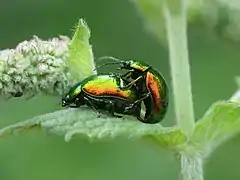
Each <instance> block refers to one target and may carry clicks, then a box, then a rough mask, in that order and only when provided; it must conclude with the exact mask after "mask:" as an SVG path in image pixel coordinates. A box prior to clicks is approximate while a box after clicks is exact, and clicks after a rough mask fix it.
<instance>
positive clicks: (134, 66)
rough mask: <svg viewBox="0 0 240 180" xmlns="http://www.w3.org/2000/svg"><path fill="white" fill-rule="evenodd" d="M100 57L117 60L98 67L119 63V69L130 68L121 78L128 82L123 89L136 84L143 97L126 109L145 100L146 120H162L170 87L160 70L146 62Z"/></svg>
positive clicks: (156, 121) (155, 121) (147, 121)
mask: <svg viewBox="0 0 240 180" xmlns="http://www.w3.org/2000/svg"><path fill="white" fill-rule="evenodd" d="M99 59H111V60H114V61H115V62H109V63H105V64H102V65H100V66H98V67H101V66H105V65H109V64H118V65H119V68H118V69H127V70H129V71H128V72H127V73H125V74H122V75H121V78H122V79H123V80H124V81H125V82H126V83H127V85H126V86H124V87H122V88H121V89H128V88H131V87H132V86H133V85H134V86H136V87H137V88H138V94H139V95H141V96H142V97H141V98H139V100H137V101H135V102H134V103H133V104H131V105H130V106H128V107H126V111H127V110H129V109H131V108H132V107H134V106H135V105H138V104H139V103H141V102H140V101H143V102H144V105H145V107H146V112H145V117H144V122H145V123H158V122H160V121H162V119H163V118H164V117H165V115H166V112H167V108H168V102H169V97H168V94H169V89H168V85H167V83H166V81H165V79H164V77H163V76H162V75H161V73H160V72H158V71H157V70H156V69H154V68H152V67H151V66H150V65H148V64H146V63H144V62H139V61H133V60H129V61H123V60H119V59H116V58H114V57H101V58H99Z"/></svg>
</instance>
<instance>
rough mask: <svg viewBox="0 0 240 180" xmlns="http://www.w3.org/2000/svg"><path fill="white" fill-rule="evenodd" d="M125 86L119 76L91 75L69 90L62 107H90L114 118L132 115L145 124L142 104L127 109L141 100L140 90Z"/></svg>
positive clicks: (63, 99)
mask: <svg viewBox="0 0 240 180" xmlns="http://www.w3.org/2000/svg"><path fill="white" fill-rule="evenodd" d="M125 85H126V83H125V81H123V80H122V79H121V78H120V75H118V74H111V75H91V76H89V77H87V78H85V79H84V80H83V81H81V82H79V83H77V84H76V85H75V86H73V87H72V88H71V89H70V90H69V92H68V93H67V94H66V95H65V96H64V97H63V98H62V106H63V107H73V108H78V107H80V106H82V105H88V106H90V107H91V108H93V109H94V110H96V111H98V110H100V109H101V110H107V111H109V112H110V113H111V114H112V115H113V116H114V117H121V116H119V115H116V114H115V113H118V114H122V115H132V116H135V117H137V119H138V120H140V121H142V122H144V120H143V119H142V118H141V117H140V116H141V104H137V105H136V106H134V107H132V108H127V107H130V106H131V104H133V103H134V102H136V101H137V100H138V99H139V98H138V97H139V96H137V91H138V90H137V89H136V87H135V86H132V87H130V88H128V89H122V87H124V86H125Z"/></svg>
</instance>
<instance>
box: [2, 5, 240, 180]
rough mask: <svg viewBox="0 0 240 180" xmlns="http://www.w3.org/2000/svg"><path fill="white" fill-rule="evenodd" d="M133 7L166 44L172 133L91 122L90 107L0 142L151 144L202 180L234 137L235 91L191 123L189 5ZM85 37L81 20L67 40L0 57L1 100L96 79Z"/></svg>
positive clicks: (35, 43)
mask: <svg viewBox="0 0 240 180" xmlns="http://www.w3.org/2000/svg"><path fill="white" fill-rule="evenodd" d="M195 2H197V1H195ZM133 3H134V4H135V5H136V7H137V8H138V10H139V12H140V14H141V15H142V17H143V18H144V22H145V23H146V27H148V28H149V30H150V32H152V33H153V35H155V36H156V37H157V38H158V39H159V40H160V41H162V40H163V39H165V40H167V42H168V47H169V59H170V60H169V62H170V67H171V76H172V88H171V89H172V90H173V96H174V97H173V98H174V107H175V113H176V126H173V127H163V126H162V125H161V124H144V123H141V122H139V121H136V120H132V119H130V118H125V119H126V120H124V121H123V120H122V119H118V118H113V117H110V116H109V115H107V114H104V113H102V114H101V116H100V117H98V116H97V115H96V113H95V112H94V111H93V110H91V109H90V108H87V107H81V108H78V109H65V110H59V111H55V112H52V113H49V114H44V115H40V116H36V117H33V118H32V119H29V120H26V121H23V122H20V123H17V124H14V125H10V126H7V127H4V128H2V129H0V138H3V137H6V136H8V135H14V134H16V133H19V132H22V131H26V130H31V129H43V130H45V131H47V132H49V133H53V134H57V135H60V136H63V137H64V139H65V140H66V141H70V140H71V139H72V138H73V137H77V136H85V137H87V138H88V139H89V140H98V141H99V140H102V139H108V140H113V139H114V138H115V137H117V136H124V137H126V138H150V139H152V140H153V142H154V143H156V144H157V145H158V146H159V147H161V148H165V149H167V150H169V151H171V152H173V153H174V154H176V155H177V156H176V157H177V160H178V161H179V163H180V168H181V169H180V174H181V177H182V179H183V180H203V179H204V172H203V166H204V160H205V159H206V158H207V157H209V155H210V154H211V152H213V151H214V150H215V149H216V148H217V147H218V146H219V145H221V144H222V143H224V142H225V141H227V140H229V139H230V138H232V137H233V136H235V135H237V134H238V133H239V132H240V106H239V102H240V92H239V91H237V92H236V93H235V94H234V95H233V96H232V97H231V98H230V99H229V100H226V101H219V102H215V103H213V104H212V105H211V106H210V107H209V109H208V110H207V112H206V113H205V114H204V115H203V117H202V118H201V119H199V120H197V121H196V119H195V117H194V111H193V100H192V93H191V78H190V77H191V76H190V66H189V59H188V47H187V20H188V16H187V15H188V13H189V4H188V3H187V1H185V0H178V1H172V0H168V1H167V0H164V1H158V0H138V1H136V0H133ZM191 5H192V4H191ZM163 27H165V29H164V28H163ZM89 38H90V30H89V28H88V26H87V24H86V22H85V21H83V20H82V19H80V20H79V22H78V24H77V26H76V30H75V34H74V36H73V38H72V40H69V39H68V38H67V37H60V38H54V39H51V40H48V41H43V40H40V39H39V38H37V37H34V38H33V40H30V41H24V42H23V43H20V44H19V45H18V46H17V48H16V49H12V50H2V51H0V61H1V62H0V73H1V77H0V92H1V94H2V95H3V96H5V95H8V97H11V96H12V94H13V93H17V92H15V90H18V91H21V92H22V93H23V95H25V96H26V95H29V94H30V92H29V91H31V92H32V95H35V94H37V93H47V94H51V95H60V94H62V93H63V92H64V91H65V90H66V89H67V88H68V87H69V86H71V85H73V84H74V83H75V82H76V81H80V80H81V79H83V78H85V77H86V76H88V75H91V74H94V73H96V71H95V64H94V58H93V52H92V47H91V45H90V44H89Z"/></svg>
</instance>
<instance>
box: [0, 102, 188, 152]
mask: <svg viewBox="0 0 240 180" xmlns="http://www.w3.org/2000/svg"><path fill="white" fill-rule="evenodd" d="M34 127H37V128H42V129H44V130H46V131H47V132H49V133H52V134H57V135H62V136H64V137H65V140H66V141H70V140H71V139H72V138H73V137H75V136H77V135H78V136H80V135H82V136H85V137H88V138H89V139H90V140H96V139H112V138H115V137H118V136H124V137H128V138H141V137H143V138H144V137H147V138H152V139H154V140H157V143H158V145H160V146H162V147H169V148H175V147H176V148H178V146H180V145H181V144H183V143H185V142H186V137H185V134H184V133H183V132H182V131H181V130H180V129H177V128H176V127H171V128H167V127H162V126H161V125H160V124H144V123H141V122H139V121H137V120H136V119H126V118H124V119H122V118H112V117H109V116H108V115H107V114H103V113H101V116H100V117H97V114H96V112H95V111H93V110H91V109H89V108H87V107H86V108H85V107H82V108H79V109H66V110H60V111H56V112H53V113H49V114H45V115H41V116H37V117H35V118H33V119H30V120H27V121H24V122H20V123H18V124H15V125H11V126H8V127H5V128H3V129H0V138H1V137H5V136H6V135H13V134H16V133H17V132H20V131H26V130H31V129H32V128H34Z"/></svg>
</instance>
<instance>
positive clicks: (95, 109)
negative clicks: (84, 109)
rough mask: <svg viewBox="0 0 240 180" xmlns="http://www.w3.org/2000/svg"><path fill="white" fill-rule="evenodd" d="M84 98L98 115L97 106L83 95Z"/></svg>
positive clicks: (98, 115)
mask: <svg viewBox="0 0 240 180" xmlns="http://www.w3.org/2000/svg"><path fill="white" fill-rule="evenodd" d="M84 100H85V101H86V102H87V103H88V104H89V105H90V107H91V108H92V109H93V110H94V111H96V114H97V117H100V115H101V114H100V112H99V110H98V107H97V106H96V105H95V104H94V103H93V102H92V101H91V100H90V99H88V98H87V97H84Z"/></svg>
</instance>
